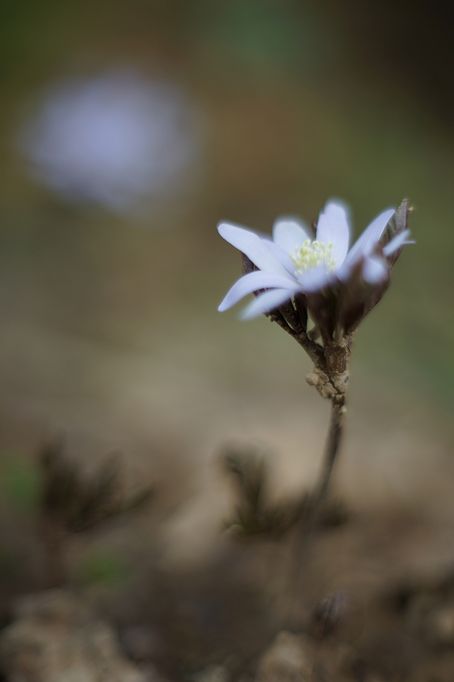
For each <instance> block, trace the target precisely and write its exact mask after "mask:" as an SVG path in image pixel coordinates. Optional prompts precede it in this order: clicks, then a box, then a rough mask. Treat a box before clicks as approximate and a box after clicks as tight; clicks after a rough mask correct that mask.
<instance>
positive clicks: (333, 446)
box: [311, 401, 346, 517]
mask: <svg viewBox="0 0 454 682" xmlns="http://www.w3.org/2000/svg"><path fill="white" fill-rule="evenodd" d="M345 412H346V410H345V404H344V402H342V403H337V402H334V401H333V402H332V403H331V421H330V426H329V431H328V440H327V441H326V447H325V454H324V458H323V463H322V469H321V471H320V476H319V479H318V481H317V483H316V485H315V489H314V491H313V493H312V502H311V516H312V517H314V516H317V515H318V513H319V510H320V508H321V507H322V506H323V504H324V503H325V500H326V498H327V496H328V492H329V488H330V483H331V479H332V476H333V471H334V467H335V464H336V461H337V459H338V456H339V451H340V445H341V442H342V435H343V430H344V417H345Z"/></svg>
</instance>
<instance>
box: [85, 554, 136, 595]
mask: <svg viewBox="0 0 454 682" xmlns="http://www.w3.org/2000/svg"><path fill="white" fill-rule="evenodd" d="M74 571H75V578H76V580H77V582H78V583H79V584H81V585H84V586H86V587H89V586H92V585H100V586H104V587H119V586H121V585H123V584H124V583H125V582H126V581H127V580H128V578H129V576H130V570H129V566H128V564H127V562H126V560H125V559H124V558H123V557H121V556H119V555H118V554H116V553H115V552H113V551H112V550H110V551H109V550H104V551H103V550H97V551H95V550H93V551H92V552H91V553H90V554H89V555H88V556H86V557H85V558H84V559H83V560H81V561H80V562H79V563H78V565H77V566H76V567H75V569H74Z"/></svg>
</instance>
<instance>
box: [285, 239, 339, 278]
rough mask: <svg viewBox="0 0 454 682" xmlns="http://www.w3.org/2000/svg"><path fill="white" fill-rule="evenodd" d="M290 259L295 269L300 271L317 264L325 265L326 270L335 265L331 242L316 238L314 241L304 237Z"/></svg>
mask: <svg viewBox="0 0 454 682" xmlns="http://www.w3.org/2000/svg"><path fill="white" fill-rule="evenodd" d="M292 260H293V262H294V263H295V267H296V269H297V270H298V271H300V272H303V271H304V270H309V269H310V268H315V267H317V266H318V265H326V267H327V268H328V270H334V268H335V267H336V262H335V260H334V257H333V244H332V242H328V243H324V242H319V241H317V240H316V239H315V240H314V241H311V240H310V239H306V241H305V242H303V244H302V245H301V246H300V247H299V248H298V249H297V250H296V251H295V253H294V255H293V256H292Z"/></svg>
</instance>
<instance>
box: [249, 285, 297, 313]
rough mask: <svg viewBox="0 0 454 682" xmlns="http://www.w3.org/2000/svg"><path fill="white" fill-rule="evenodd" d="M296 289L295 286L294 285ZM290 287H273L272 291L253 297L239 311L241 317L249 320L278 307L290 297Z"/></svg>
mask: <svg viewBox="0 0 454 682" xmlns="http://www.w3.org/2000/svg"><path fill="white" fill-rule="evenodd" d="M295 291H296V287H295ZM292 293H293V292H292V291H291V290H290V289H273V291H266V292H265V293H264V294H261V296H258V297H257V298H256V299H254V300H253V301H252V302H251V303H249V305H248V306H246V308H245V309H244V310H243V312H242V313H241V319H243V320H251V319H252V318H253V317H258V315H262V314H263V313H269V312H270V311H271V310H274V308H277V307H279V306H280V305H281V304H282V303H285V301H288V300H289V299H290V298H291V297H292Z"/></svg>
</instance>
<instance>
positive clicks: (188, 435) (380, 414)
mask: <svg viewBox="0 0 454 682" xmlns="http://www.w3.org/2000/svg"><path fill="white" fill-rule="evenodd" d="M0 26H1V28H0V38H1V39H0V50H1V60H0V64H1V67H0V68H1V70H2V76H3V88H2V107H1V110H0V136H1V137H0V140H1V148H2V159H3V164H2V171H1V173H2V175H1V178H2V192H1V194H0V212H1V223H0V225H1V226H0V240H1V242H0V319H1V323H2V333H1V340H0V371H1V376H2V389H3V390H2V392H1V398H0V425H1V432H0V433H1V439H0V452H1V455H2V461H1V464H0V466H1V468H2V469H3V473H2V481H3V482H2V484H1V485H2V486H3V493H2V498H3V500H2V503H1V505H2V508H3V512H2V514H3V518H4V520H3V521H1V522H0V525H1V526H2V530H1V532H2V534H3V535H5V538H6V539H5V541H4V542H3V543H2V546H3V547H2V550H1V553H2V554H3V555H4V556H3V557H0V573H1V574H2V576H1V582H2V592H5V593H7V594H9V595H11V594H22V593H23V592H24V591H27V590H28V591H30V589H31V587H30V586H31V585H35V586H38V587H42V585H43V584H44V583H45V572H46V569H45V568H44V569H43V567H42V566H41V564H40V563H39V560H38V559H36V561H35V563H37V564H39V566H38V567H35V566H34V559H31V560H30V557H34V556H35V555H34V551H35V550H34V549H33V547H34V545H33V541H32V540H24V538H32V536H33V533H32V530H31V528H32V527H33V522H34V521H33V515H34V513H35V510H36V499H37V495H38V493H37V487H36V486H37V485H38V484H37V483H36V481H35V473H34V472H35V468H34V467H35V464H34V462H35V453H36V452H37V451H39V449H40V448H41V447H42V446H43V443H46V442H48V441H49V440H51V439H53V438H55V437H56V436H58V437H61V438H63V440H64V443H65V449H66V451H67V452H68V453H70V454H71V456H72V457H73V459H75V460H77V461H78V462H79V461H80V463H81V466H82V465H83V466H87V467H88V468H90V466H93V463H94V462H98V460H100V461H101V460H103V458H104V457H105V456H106V455H108V454H109V453H111V452H112V451H118V452H120V453H121V457H122V458H123V460H122V461H123V468H124V469H125V471H126V474H125V475H126V476H127V478H128V485H129V484H131V486H132V487H134V486H137V485H138V484H141V483H144V484H145V483H149V484H151V485H152V486H155V487H156V490H157V493H156V501H155V502H154V504H153V505H152V508H151V509H150V513H149V515H147V514H148V512H147V514H146V515H145V517H141V520H140V521H139V520H138V521H130V522H129V523H132V524H133V525H132V527H131V526H128V527H127V530H125V528H124V527H121V528H120V530H119V531H116V532H112V531H109V534H108V537H107V538H104V537H103V539H102V540H99V539H97V540H96V542H95V543H94V544H93V541H90V542H91V544H90V542H89V543H88V545H89V546H88V547H86V546H84V547H83V548H81V547H79V548H78V550H77V552H76V553H75V556H74V558H73V559H72V560H71V571H70V572H71V575H72V580H73V581H75V583H77V584H78V585H84V586H86V585H88V586H89V587H92V586H93V584H96V585H98V583H99V582H101V583H102V586H103V589H104V588H105V584H104V583H103V581H104V582H106V581H107V583H109V580H110V578H112V580H113V582H114V583H115V589H116V590H117V591H120V592H121V591H122V590H123V591H126V592H127V590H126V588H125V587H124V582H125V581H126V582H127V580H132V581H133V582H134V580H136V579H137V572H138V569H137V562H139V559H138V558H137V557H139V556H142V555H140V552H139V549H140V548H143V547H144V546H147V547H148V549H149V552H151V554H153V552H157V553H158V555H159V561H158V563H159V566H161V568H162V566H165V567H166V569H165V570H166V571H168V570H170V569H169V568H168V567H169V566H173V567H178V570H182V567H188V566H197V567H199V568H200V565H201V564H203V562H206V561H208V560H211V561H213V560H214V559H213V558H212V557H213V555H216V556H218V555H219V552H220V551H221V550H220V548H219V547H220V544H221V545H222V543H224V542H225V540H222V539H220V530H221V528H222V523H223V519H225V516H226V515H228V513H229V509H230V505H231V491H230V490H229V488H228V486H227V485H226V482H225V480H224V478H223V475H222V472H221V471H220V467H219V466H218V464H219V462H218V459H219V453H220V452H221V451H222V449H223V448H224V447H225V446H226V444H231V443H234V444H236V445H235V446H237V444H240V446H241V447H243V445H244V446H248V447H249V446H253V447H256V448H258V449H261V450H264V451H266V452H267V453H269V454H270V457H269V460H270V467H271V469H272V472H273V479H272V480H273V494H276V495H280V494H290V493H292V491H293V492H295V491H296V490H298V489H299V488H301V486H302V485H303V484H304V483H305V482H306V481H307V482H310V481H311V480H312V479H313V477H314V475H315V473H316V471H317V468H318V466H319V462H320V454H321V451H322V445H323V439H324V433H325V424H326V420H327V406H326V405H323V404H321V403H322V401H321V400H320V399H319V398H318V396H317V395H316V394H315V392H314V391H312V390H311V389H310V388H309V387H308V386H307V385H306V383H305V375H306V374H307V372H308V371H309V369H310V365H309V361H308V359H307V358H306V357H305V356H304V354H303V353H302V351H301V349H300V348H299V347H298V346H297V345H296V344H294V343H293V341H292V339H290V338H287V337H286V335H285V334H284V333H283V332H282V331H281V330H279V329H278V328H277V327H274V326H273V325H270V324H269V322H268V321H267V320H266V319H265V318H263V319H259V320H255V321H253V322H250V323H240V322H239V321H238V320H237V319H236V317H235V313H232V312H230V313H226V314H223V315H220V314H218V313H217V312H216V307H217V305H218V303H219V301H220V299H221V298H222V297H223V295H224V293H225V291H226V290H227V288H228V287H229V286H230V285H231V283H232V282H233V281H234V280H235V279H236V278H237V277H238V274H239V271H240V259H239V257H238V254H237V253H236V252H235V251H234V250H233V249H232V248H230V247H229V246H228V245H226V244H225V243H223V242H222V240H221V239H220V238H219V236H218V235H217V232H216V224H217V223H218V222H219V221H220V220H230V221H232V222H237V223H239V224H242V225H245V226H249V227H251V228H254V229H259V230H263V231H269V230H270V229H271V226H272V223H273V221H274V219H275V218H276V217H277V216H279V215H282V214H296V215H300V216H301V217H303V218H304V219H305V220H308V221H310V220H313V219H314V218H316V216H317V214H318V211H319V210H320V208H321V207H322V206H323V204H324V203H325V201H326V199H328V198H330V197H332V196H337V197H341V198H343V199H344V200H345V201H346V202H348V203H349V204H350V205H351V207H352V214H353V219H354V230H355V234H358V233H359V232H360V231H361V230H362V229H363V228H364V227H365V226H366V225H367V224H368V222H369V221H370V220H371V219H372V218H373V217H375V215H376V214H377V213H379V212H380V211H381V210H383V209H384V208H386V207H388V206H390V205H396V204H397V203H398V202H399V201H400V200H401V199H402V198H403V197H407V196H408V197H410V199H411V202H412V204H413V206H414V208H415V210H414V213H413V214H412V216H411V225H410V227H411V229H412V232H413V235H414V238H415V239H416V242H417V245H416V246H415V247H409V248H408V249H407V250H406V251H405V253H404V254H403V256H402V258H401V260H400V261H399V263H398V266H397V267H396V268H395V270H394V272H393V284H392V286H391V288H390V289H389V291H388V293H387V295H386V297H385V299H384V300H383V301H382V303H381V304H380V305H379V306H378V307H377V308H376V309H375V310H374V311H373V313H372V314H371V315H370V317H369V318H368V319H367V320H366V321H365V322H364V323H363V325H362V326H361V328H360V330H359V332H358V334H357V337H356V340H355V350H354V355H353V378H352V388H351V409H350V420H349V427H348V435H347V440H346V443H345V447H344V456H343V461H342V462H341V465H340V469H339V472H338V486H339V490H340V491H341V492H342V494H343V495H344V496H345V499H347V500H348V501H349V503H350V504H353V505H356V507H355V508H358V509H364V510H366V511H367V510H370V509H372V508H373V509H379V510H381V509H385V510H386V512H387V513H388V512H389V510H390V509H397V510H398V511H397V512H396V513H398V514H400V513H402V514H404V515H406V516H405V518H407V517H408V515H410V516H411V515H414V514H416V515H417V516H418V518H420V517H422V518H423V519H424V523H429V521H428V519H431V520H433V519H435V521H431V523H432V524H433V525H431V526H430V529H429V531H428V532H427V535H423V538H421V532H422V531H421V529H420V527H419V526H418V531H417V532H416V538H415V537H414V536H413V535H411V534H410V536H409V535H408V532H407V531H408V528H407V526H406V525H405V523H404V530H403V531H402V533H403V537H405V538H406V540H407V541H408V543H409V546H408V547H407V545H405V549H404V550H402V551H403V553H404V556H403V557H400V558H399V561H401V563H402V562H403V565H404V566H407V563H411V564H412V565H414V562H416V564H417V565H418V566H427V565H429V564H430V565H431V566H432V565H436V566H439V565H440V563H442V564H443V562H444V563H449V562H450V561H452V560H453V559H454V556H452V547H451V545H452V536H451V535H450V532H451V526H450V523H451V521H452V518H453V517H452V513H453V511H454V509H453V505H452V501H451V490H452V487H451V481H452V475H453V468H452V462H451V459H450V442H451V440H452V435H453V425H452V405H453V399H454V374H453V373H454V360H453V354H452V348H453V343H454V322H453V317H452V286H453V274H452V273H453V269H452V258H453V254H454V232H453V230H452V224H453V221H454V208H453V203H452V182H453V174H452V155H453V151H454V135H453V129H452V118H453V109H454V95H453V93H454V88H453V85H454V84H453V66H454V64H453V56H452V47H451V44H450V42H451V35H450V34H451V26H452V16H451V12H450V10H449V9H448V8H447V7H446V8H445V7H444V5H443V3H442V4H440V5H434V4H432V5H431V6H426V4H425V3H422V4H421V5H420V6H418V5H415V4H414V3H410V2H407V0H405V1H404V2H401V3H398V4H397V5H396V3H391V2H387V1H383V2H380V3H372V4H371V3H367V4H365V3H363V2H359V0H347V1H346V2H343V3H338V2H335V1H334V0H329V1H327V2H324V3H317V2H310V1H307V2H306V1H304V0H247V1H246V0H230V1H229V2H225V3H216V2H209V1H208V0H169V1H168V2H165V3H164V2H159V1H158V0H156V1H155V0H149V1H148V2H145V1H143V0H132V1H131V2H129V3H123V2H120V0H118V1H115V2H106V1H105V0H97V1H96V2H84V1H82V2H78V3H76V2H66V3H61V2H59V3H58V2H55V1H54V0H42V2H40V3H14V2H9V1H5V2H3V3H2V21H1V24H0ZM366 511H365V512H364V513H366ZM134 524H136V526H134ZM150 524H151V525H150ZM11 527H14V528H18V527H19V528H23V533H22V535H21V534H19V535H21V538H20V541H19V539H18V538H12V537H10V536H11ZM131 528H132V530H131ZM150 528H155V530H153V533H151V531H150ZM134 529H135V530H134ZM150 533H151V535H150ZM8 534H9V537H8ZM391 535H392V534H391ZM126 536H127V539H126V540H125V537H126ZM152 537H153V538H155V540H152ZM409 537H410V539H409ZM157 538H159V539H157ZM29 542H30V543H31V545H30V546H29V545H28V544H27V543H29ZM153 542H155V544H153ZM428 543H429V544H428ZM430 543H432V544H430ZM125 544H126V545H127V550H125ZM156 546H159V551H158V550H157V549H156ZM359 546H361V543H360V544H359ZM37 551H38V550H36V552H37ZM224 551H226V550H225V548H224V549H223V550H222V552H224ZM147 556H148V555H147ZM222 556H223V557H224V558H225V556H224V554H222ZM207 557H210V559H207ZM143 561H144V560H143V557H142V558H141V559H140V565H141V567H142V568H143V565H144V564H143ZM399 561H397V563H398V564H399ZM135 562H136V563H135ZM147 562H148V564H147V566H149V564H150V563H151V564H153V562H152V560H151V559H150V558H149V557H148V559H147V561H146V562H145V563H147ZM221 563H222V562H221ZM18 565H20V566H22V568H21V569H20V570H18V569H17V566H18ZM125 565H127V566H128V569H127V576H128V578H127V579H126V578H124V571H126V568H125ZM153 565H154V564H153ZM203 565H205V564H203ZM225 565H226V564H225V562H224V563H223V564H222V566H224V567H225ZM399 565H400V564H399ZM443 565H444V564H443ZM24 566H26V567H24ZM99 566H100V567H101V568H100V569H99V570H98V568H99ZM97 567H98V568H97ZM103 567H104V568H103ZM142 568H141V570H142ZM104 569H105V570H104ZM150 570H151V569H150ZM160 570H161V569H160ZM175 570H176V569H175ZM188 570H189V569H188ZM230 570H231V568H229V569H228V570H227V572H229V571H230ZM345 570H347V569H345ZM380 570H381V569H378V568H376V567H375V568H374V570H373V571H372V573H373V574H374V576H375V577H376V574H377V573H380ZM43 571H44V573H43ZM103 571H104V572H103ZM43 575H44V577H43ZM131 576H133V577H132V578H131ZM104 579H105V580H104ZM374 579H375V578H374ZM118 584H119V585H120V587H118ZM129 584H130V583H128V585H129ZM13 585H14V586H15V587H12V586H13ZM109 585H110V583H109ZM109 589H113V588H112V586H110V587H109ZM320 589H321V588H320ZM321 591H322V590H321ZM102 594H103V595H104V592H102ZM109 594H110V593H109ZM115 594H117V592H116V593H115ZM103 598H104V599H105V601H107V603H109V604H111V603H112V602H115V599H117V602H115V603H117V604H118V603H121V604H122V605H123V606H124V604H123V602H121V599H119V597H117V596H116V597H115V599H114V598H113V597H112V598H110V597H109V599H111V600H110V601H109V599H107V598H105V595H104V596H103ZM118 600H119V601H118ZM8 608H9V602H8V603H6V602H5V613H7V612H8ZM112 609H113V607H112ZM120 611H121V608H120V607H119V606H118V609H117V612H116V613H117V614H118V612H120ZM4 618H5V619H7V616H6V615H5V616H4ZM120 620H121V619H120ZM133 620H134V619H133ZM5 622H6V620H5ZM183 658H184V657H183ZM201 658H203V656H201ZM184 660H185V661H186V663H185V665H188V666H189V668H191V665H192V666H193V668H194V669H195V668H197V666H199V667H200V666H201V665H202V664H201V663H200V660H197V661H196V662H195V663H194V662H193V661H192V659H191V663H188V662H187V659H184ZM202 667H203V666H202ZM191 670H192V668H191ZM207 679H208V678H207ZM213 679H214V678H213Z"/></svg>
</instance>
